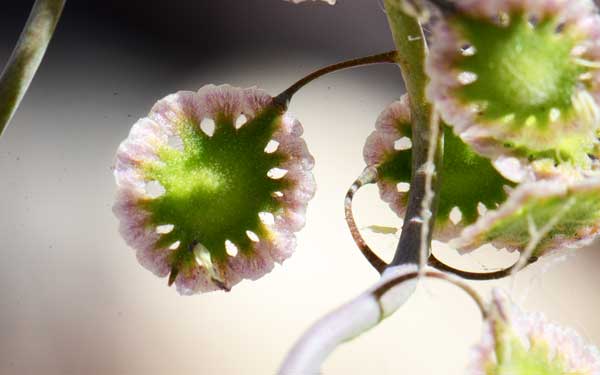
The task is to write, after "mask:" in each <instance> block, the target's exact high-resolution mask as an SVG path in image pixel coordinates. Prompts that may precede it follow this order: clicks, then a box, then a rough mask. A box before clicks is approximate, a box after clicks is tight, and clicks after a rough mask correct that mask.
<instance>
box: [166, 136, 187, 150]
mask: <svg viewBox="0 0 600 375" xmlns="http://www.w3.org/2000/svg"><path fill="white" fill-rule="evenodd" d="M167 143H168V144H169V146H170V147H171V148H174V149H175V150H178V151H183V140H182V139H181V137H179V136H177V135H170V136H169V139H168V141H167Z"/></svg>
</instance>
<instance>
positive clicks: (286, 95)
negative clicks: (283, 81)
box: [274, 51, 398, 108]
mask: <svg viewBox="0 0 600 375" xmlns="http://www.w3.org/2000/svg"><path fill="white" fill-rule="evenodd" d="M397 60H398V56H397V53H396V51H389V52H384V53H379V54H376V55H371V56H365V57H361V58H358V59H352V60H347V61H343V62H340V63H337V64H333V65H329V66H325V67H323V68H321V69H319V70H316V71H314V72H312V73H310V74H309V75H307V76H306V77H304V78H302V79H300V80H299V81H298V82H296V83H294V84H293V85H291V86H290V87H289V88H287V89H286V90H285V91H283V92H282V93H281V94H279V95H277V96H276V97H275V99H274V102H275V103H277V104H279V105H281V106H282V107H284V108H287V106H288V104H289V102H290V100H291V99H292V96H294V94H296V93H297V92H298V90H300V89H301V88H303V87H304V86H306V85H307V84H309V83H310V82H312V81H314V80H315V79H317V78H319V77H321V76H324V75H326V74H329V73H333V72H337V71H338V70H343V69H348V68H354V67H357V66H363V65H371V64H386V63H387V64H390V63H395V62H396V61H397Z"/></svg>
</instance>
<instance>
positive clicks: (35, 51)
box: [0, 0, 66, 135]
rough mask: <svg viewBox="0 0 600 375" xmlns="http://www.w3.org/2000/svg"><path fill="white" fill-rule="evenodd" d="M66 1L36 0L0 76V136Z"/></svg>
mask: <svg viewBox="0 0 600 375" xmlns="http://www.w3.org/2000/svg"><path fill="white" fill-rule="evenodd" d="M65 1H66V0H37V1H36V2H35V4H34V5H33V8H32V9H31V13H30V15H29V19H28V20H27V24H26V25H25V28H24V29H23V32H22V33H21V36H20V37H19V41H18V42H17V45H16V47H15V49H14V50H13V52H12V55H11V57H10V59H9V60H8V63H7V64H6V67H5V68H4V71H3V72H2V76H1V77H0V135H2V133H3V132H4V129H5V128H6V126H7V125H8V123H9V122H10V120H11V119H12V117H13V115H14V114H15V111H16V110H17V108H18V106H19V104H20V103H21V100H22V99H23V96H24V95H25V92H27V88H29V84H30V83H31V81H32V79H33V76H34V75H35V72H36V71H37V69H38V67H39V65H40V63H41V62H42V58H43V57H44V53H45V52H46V48H47V47H48V43H50V39H51V38H52V34H53V33H54V29H55V28H56V24H57V23H58V19H59V18H60V15H61V13H62V10H63V8H64V5H65Z"/></svg>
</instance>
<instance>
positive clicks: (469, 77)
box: [458, 72, 477, 86]
mask: <svg viewBox="0 0 600 375" xmlns="http://www.w3.org/2000/svg"><path fill="white" fill-rule="evenodd" d="M475 81H477V74H475V73H473V72H461V73H460V74H459V75H458V82H460V84H461V85H465V86H466V85H470V84H471V83H473V82H475Z"/></svg>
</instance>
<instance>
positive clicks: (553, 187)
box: [450, 178, 600, 257]
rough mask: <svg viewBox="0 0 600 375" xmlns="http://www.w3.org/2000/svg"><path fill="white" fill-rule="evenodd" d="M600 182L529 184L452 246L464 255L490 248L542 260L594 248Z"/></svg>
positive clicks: (599, 231) (599, 211)
mask: <svg viewBox="0 0 600 375" xmlns="http://www.w3.org/2000/svg"><path fill="white" fill-rule="evenodd" d="M598 196H600V178H585V179H577V180H569V179H562V180H560V179H553V180H542V181H535V182H528V183H523V184H521V185H519V186H518V187H517V188H516V189H514V191H512V192H511V193H510V196H509V198H508V200H507V201H506V202H505V203H503V204H502V205H501V206H500V207H498V208H497V209H496V210H493V211H489V212H487V213H486V214H485V215H482V216H481V217H480V218H479V219H478V220H477V222H476V223H475V224H473V225H471V226H469V227H467V228H465V229H464V230H463V232H462V233H461V235H460V237H458V238H457V239H455V240H453V241H451V242H450V245H451V246H454V247H456V248H458V249H462V250H466V251H468V250H473V249H476V248H478V247H480V246H482V245H484V244H486V243H492V244H493V245H494V246H495V247H496V248H506V249H508V250H518V251H523V250H525V249H526V248H528V246H533V247H532V248H531V249H530V250H531V251H532V253H531V256H533V257H540V256H542V255H546V254H549V253H551V252H554V251H557V250H559V249H563V248H579V247H582V246H586V245H589V244H590V243H591V242H592V241H593V240H594V239H595V238H596V237H598V235H599V234H600V200H599V199H598Z"/></svg>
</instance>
